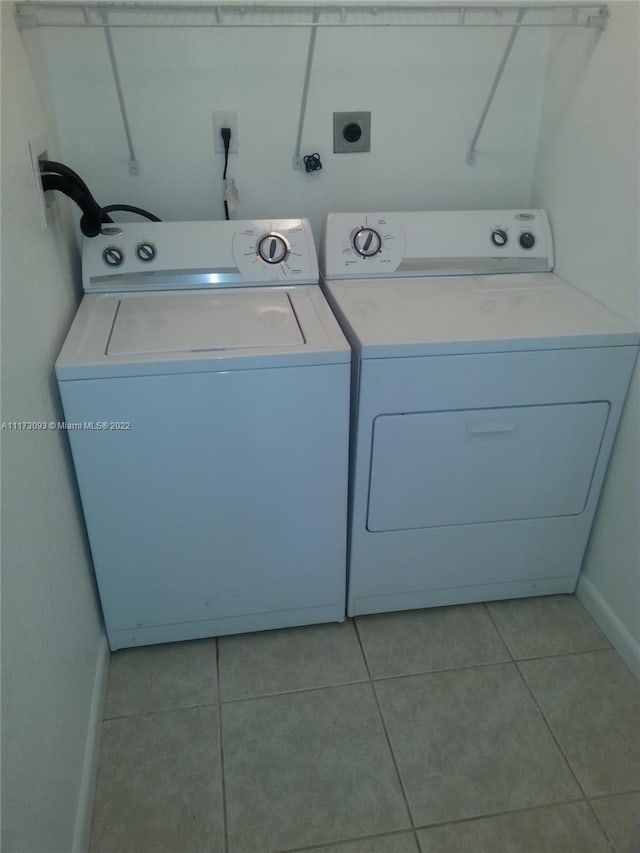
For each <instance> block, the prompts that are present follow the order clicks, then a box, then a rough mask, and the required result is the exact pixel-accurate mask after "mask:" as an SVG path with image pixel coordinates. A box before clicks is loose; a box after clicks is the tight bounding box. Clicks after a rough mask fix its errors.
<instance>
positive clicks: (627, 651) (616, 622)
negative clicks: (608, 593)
mask: <svg viewBox="0 0 640 853" xmlns="http://www.w3.org/2000/svg"><path fill="white" fill-rule="evenodd" d="M576 595H577V596H578V598H579V599H580V601H581V602H582V603H583V604H584V606H585V607H586V609H587V610H588V611H589V613H590V614H591V615H592V616H593V618H594V619H595V621H596V622H597V623H598V625H599V626H600V628H601V629H602V631H603V632H604V633H605V634H606V636H607V637H608V638H609V640H610V641H611V644H612V645H613V647H614V648H615V650H616V651H617V652H618V654H619V655H620V657H621V658H622V660H623V661H624V662H625V663H626V665H627V666H628V667H629V669H630V670H631V672H632V673H633V674H634V675H635V677H636V678H637V679H638V680H640V643H638V641H637V640H636V639H635V637H633V636H632V635H631V633H630V632H629V631H628V630H627V628H625V626H624V625H623V624H622V622H621V621H620V619H618V617H617V616H616V614H615V613H614V612H613V610H612V609H611V607H609V605H608V604H607V602H606V601H605V600H604V598H603V597H602V596H601V595H600V593H599V592H598V590H597V589H596V587H595V586H594V585H593V584H592V583H591V581H590V580H589V578H588V577H587V576H586V575H580V580H579V581H578V588H577V589H576Z"/></svg>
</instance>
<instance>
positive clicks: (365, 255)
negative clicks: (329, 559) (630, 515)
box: [321, 210, 640, 615]
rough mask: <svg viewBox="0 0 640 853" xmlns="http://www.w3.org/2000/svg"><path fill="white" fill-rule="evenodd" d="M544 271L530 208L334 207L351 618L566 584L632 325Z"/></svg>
mask: <svg viewBox="0 0 640 853" xmlns="http://www.w3.org/2000/svg"><path fill="white" fill-rule="evenodd" d="M552 269H553V246H552V238H551V231H550V227H549V222H548V219H547V216H546V214H545V213H544V211H541V210H520V211H518V210H509V211H505V210H503V211H498V210H495V211H471V212H470V211H465V212H428V213H388V214H382V213H372V214H362V213H354V214H349V213H344V214H330V215H329V216H328V218H327V220H326V223H325V228H324V233H323V240H322V247H321V272H322V273H323V277H324V284H323V286H324V288H325V291H326V293H327V295H328V298H329V301H330V303H331V304H332V307H333V308H334V311H335V313H336V315H337V316H338V318H339V320H340V323H341V325H342V327H343V329H344V331H345V333H346V335H347V338H348V339H349V341H350V343H351V345H352V348H353V353H354V363H353V383H352V384H353V399H352V441H351V496H350V556H349V582H348V613H349V614H350V615H356V614H363V613H376V612H382V611H391V610H401V609H407V608H418V607H428V606H435V605H445V604H457V603H463V602H471V601H483V600H491V599H499V598H514V597H519V596H527V595H541V594H547V593H560V592H571V591H573V590H574V588H575V585H576V582H577V578H578V574H579V571H580V567H581V563H582V559H583V555H584V551H585V547H586V544H587V539H588V536H589V531H590V528H591V524H592V521H593V516H594V512H595V509H596V504H597V500H598V495H599V493H600V488H601V485H602V482H603V478H604V475H605V471H606V467H607V462H608V459H609V454H610V451H611V447H612V444H613V440H614V436H615V433H616V429H617V426H618V421H619V418H620V413H621V410H622V407H623V404H624V400H625V395H626V393H627V389H628V385H629V381H630V377H631V373H632V370H633V366H634V362H635V359H636V354H637V348H638V341H639V339H640V336H639V334H638V331H637V329H635V328H634V327H633V326H632V325H631V324H629V323H628V322H626V321H625V320H624V319H622V318H621V317H619V316H617V315H616V314H614V313H613V312H612V311H610V310H608V309H607V308H606V307H604V306H603V305H601V304H600V303H598V302H596V301H595V300H594V299H592V298H590V297H589V296H587V295H586V294H585V293H583V292H581V291H580V290H579V289H577V288H576V287H574V286H572V285H571V284H569V283H568V282H566V281H564V280H563V279H561V278H560V277H559V276H557V275H555V274H554V273H553V272H552V271H551V270H552Z"/></svg>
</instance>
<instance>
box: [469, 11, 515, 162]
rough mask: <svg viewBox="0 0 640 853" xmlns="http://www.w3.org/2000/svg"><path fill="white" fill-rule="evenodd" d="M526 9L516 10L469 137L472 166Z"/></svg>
mask: <svg viewBox="0 0 640 853" xmlns="http://www.w3.org/2000/svg"><path fill="white" fill-rule="evenodd" d="M525 12H526V9H525V8H524V7H521V8H520V9H519V10H518V15H517V17H516V23H515V26H514V28H513V29H512V30H511V33H510V34H509V38H508V40H507V44H506V47H505V49H504V53H503V54H502V59H501V60H500V64H499V65H498V70H497V71H496V76H495V77H494V80H493V84H492V86H491V89H490V91H489V97H488V98H487V102H486V104H485V105H484V109H483V110H482V114H481V115H480V120H479V121H478V126H477V127H476V132H475V133H474V134H473V137H472V138H471V143H470V144H469V148H468V149H467V164H468V165H469V166H472V165H473V164H474V163H475V162H476V144H477V142H478V138H479V136H480V134H481V133H482V128H483V126H484V123H485V120H486V118H487V115H488V113H489V109H490V108H491V104H492V103H493V98H494V96H495V94H496V90H497V88H498V85H499V83H500V80H501V78H502V74H503V72H504V69H505V65H506V64H507V60H508V59H509V56H510V54H511V49H512V48H513V43H514V41H515V40H516V36H517V35H518V32H519V30H520V25H521V24H522V21H523V19H524V15H525Z"/></svg>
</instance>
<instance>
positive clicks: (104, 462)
mask: <svg viewBox="0 0 640 853" xmlns="http://www.w3.org/2000/svg"><path fill="white" fill-rule="evenodd" d="M105 230H108V231H109V232H110V233H108V234H102V235H100V236H99V237H96V238H94V239H92V240H86V241H85V243H84V249H83V284H84V289H85V294H86V295H85V296H84V298H83V300H82V303H81V305H80V308H79V310H78V313H77V315H76V317H75V320H74V322H73V325H72V326H71V329H70V331H69V334H68V336H67V339H66V341H65V343H64V346H63V348H62V351H61V353H60V356H59V358H58V361H57V363H56V374H57V378H58V384H59V388H60V393H61V396H62V401H63V406H64V412H65V418H66V421H67V422H68V434H69V439H70V442H71V450H72V453H73V459H74V463H75V469H76V476H77V480H78V486H79V489H80V495H81V499H82V506H83V509H84V515H85V519H86V526H87V530H88V534H89V541H90V544H91V551H92V555H93V561H94V567H95V574H96V578H97V582H98V588H99V592H100V599H101V602H102V608H103V613H104V619H105V623H106V628H107V634H108V638H109V643H110V645H111V648H112V649H117V648H120V647H123V646H135V645H145V644H149V643H160V642H167V641H171V640H183V639H189V638H195V637H205V636H215V635H219V634H231V633H236V632H243V631H256V630H261V629H266V628H279V627H283V626H289V625H302V624H307V623H314V622H329V621H342V620H343V619H344V617H345V594H346V532H347V531H346V517H347V474H348V429H349V381H350V356H351V354H350V349H349V346H348V344H347V342H346V340H345V338H344V335H343V334H342V332H341V331H340V327H339V326H338V323H337V322H336V320H335V318H334V316H333V314H332V313H331V310H330V308H329V306H328V304H327V302H326V300H325V298H324V296H323V294H322V291H321V289H320V287H319V286H318V267H317V259H316V253H315V247H314V242H313V237H312V234H311V230H310V227H309V224H308V222H307V221H306V220H278V221H269V222H262V221H255V222H238V221H236V222H186V223H145V224H138V223H135V224H134V223H127V224H122V225H116V226H113V227H110V228H109V229H105Z"/></svg>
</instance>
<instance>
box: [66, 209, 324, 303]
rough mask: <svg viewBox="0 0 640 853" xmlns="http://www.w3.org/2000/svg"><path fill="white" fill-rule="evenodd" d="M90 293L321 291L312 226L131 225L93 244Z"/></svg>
mask: <svg viewBox="0 0 640 853" xmlns="http://www.w3.org/2000/svg"><path fill="white" fill-rule="evenodd" d="M82 278H83V286H84V289H85V291H86V292H98V293H99V292H102V293H105V292H120V291H130V292H131V291H138V290H140V291H144V290H185V289H193V288H214V287H216V288H217V287H243V286H254V287H255V286H258V285H261V284H264V285H268V284H317V283H318V262H317V256H316V249H315V244H314V241H313V234H312V232H311V227H310V225H309V222H308V221H307V220H306V219H273V220H250V221H239V220H233V221H216V222H145V223H140V222H135V223H134V222H127V223H118V224H117V225H109V226H106V227H105V229H104V232H103V233H102V234H99V235H98V236H97V237H93V238H85V240H84V243H83V252H82Z"/></svg>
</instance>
